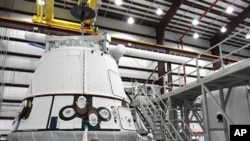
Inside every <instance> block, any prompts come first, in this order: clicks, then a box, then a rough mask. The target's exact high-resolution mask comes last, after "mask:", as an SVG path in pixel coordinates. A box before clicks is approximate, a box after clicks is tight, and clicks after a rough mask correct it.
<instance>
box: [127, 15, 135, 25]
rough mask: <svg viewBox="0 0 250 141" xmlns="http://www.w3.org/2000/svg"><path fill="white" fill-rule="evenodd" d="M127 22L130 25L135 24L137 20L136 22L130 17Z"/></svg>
mask: <svg viewBox="0 0 250 141" xmlns="http://www.w3.org/2000/svg"><path fill="white" fill-rule="evenodd" d="M127 22H128V23H129V24H133V23H134V22H135V20H134V18H132V17H129V18H128V20H127Z"/></svg>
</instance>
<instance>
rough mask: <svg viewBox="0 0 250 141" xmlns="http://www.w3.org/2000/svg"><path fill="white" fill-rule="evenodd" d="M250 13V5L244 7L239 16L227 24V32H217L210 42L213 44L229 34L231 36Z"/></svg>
mask: <svg viewBox="0 0 250 141" xmlns="http://www.w3.org/2000/svg"><path fill="white" fill-rule="evenodd" d="M249 15H250V5H249V6H248V7H247V8H245V9H244V11H243V12H241V13H240V14H239V15H238V16H237V17H235V18H234V19H232V20H231V22H230V23H228V24H227V26H226V27H227V31H226V32H225V33H223V34H222V33H217V34H215V36H214V37H213V38H211V40H210V43H211V46H214V45H216V44H217V43H219V42H221V41H223V40H224V39H225V38H226V37H227V36H229V35H230V34H231V33H232V32H233V31H234V30H235V28H236V27H238V26H239V25H240V24H241V23H242V22H243V21H244V20H245V19H246V18H247V17H248V16H249Z"/></svg>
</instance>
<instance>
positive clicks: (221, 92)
mask: <svg viewBox="0 0 250 141" xmlns="http://www.w3.org/2000/svg"><path fill="white" fill-rule="evenodd" d="M219 90H220V103H221V109H222V110H224V111H226V107H225V101H224V92H223V89H222V88H221V87H220V89H219ZM223 127H224V135H225V141H229V134H228V125H227V120H226V118H225V117H224V116H223Z"/></svg>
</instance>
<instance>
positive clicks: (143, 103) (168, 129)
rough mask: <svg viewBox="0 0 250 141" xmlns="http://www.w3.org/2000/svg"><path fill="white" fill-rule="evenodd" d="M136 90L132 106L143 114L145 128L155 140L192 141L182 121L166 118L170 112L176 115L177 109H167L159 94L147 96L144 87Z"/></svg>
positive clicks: (186, 126) (189, 132)
mask: <svg viewBox="0 0 250 141" xmlns="http://www.w3.org/2000/svg"><path fill="white" fill-rule="evenodd" d="M151 88H153V87H151ZM136 89H138V90H137V91H136V92H135V93H134V95H136V96H135V99H134V101H133V102H132V105H133V106H134V107H137V108H138V109H140V111H141V113H143V116H144V118H145V120H146V122H147V126H148V128H150V129H151V130H152V132H153V134H154V135H155V139H156V140H164V141H192V139H191V137H192V132H191V130H190V128H189V127H188V125H187V124H186V123H185V122H184V120H182V119H180V118H177V119H174V120H170V119H169V118H167V115H169V113H170V112H171V111H175V112H177V113H178V110H177V109H169V108H168V106H167V105H166V103H164V102H163V100H162V99H160V96H159V94H158V93H157V92H156V91H155V90H153V91H154V94H153V95H152V93H151V94H149V93H148V92H147V86H145V85H140V86H137V88H136ZM157 101H158V102H157Z"/></svg>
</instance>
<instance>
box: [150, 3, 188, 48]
mask: <svg viewBox="0 0 250 141" xmlns="http://www.w3.org/2000/svg"><path fill="white" fill-rule="evenodd" d="M184 1H185V0H175V1H173V3H172V5H171V6H170V8H169V10H168V11H167V13H166V14H165V15H164V16H163V18H162V19H161V20H160V22H159V23H158V24H157V25H156V27H155V30H156V43H157V44H163V42H164V31H165V28H166V27H167V25H168V24H169V23H170V21H171V19H172V18H173V17H174V15H175V13H176V12H177V10H178V9H179V8H180V6H181V4H182V3H183V2H184Z"/></svg>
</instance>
